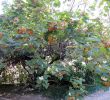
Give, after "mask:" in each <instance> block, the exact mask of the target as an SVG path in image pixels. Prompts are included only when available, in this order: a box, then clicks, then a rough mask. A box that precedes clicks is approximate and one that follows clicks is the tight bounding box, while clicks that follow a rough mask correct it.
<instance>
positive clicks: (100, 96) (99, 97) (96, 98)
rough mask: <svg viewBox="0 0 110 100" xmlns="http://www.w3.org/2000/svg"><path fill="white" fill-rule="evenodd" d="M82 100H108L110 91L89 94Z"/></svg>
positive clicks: (109, 99)
mask: <svg viewBox="0 0 110 100" xmlns="http://www.w3.org/2000/svg"><path fill="white" fill-rule="evenodd" d="M84 100H110V90H109V91H106V92H105V91H103V90H101V91H98V92H96V93H93V94H90V95H88V96H86V97H84Z"/></svg>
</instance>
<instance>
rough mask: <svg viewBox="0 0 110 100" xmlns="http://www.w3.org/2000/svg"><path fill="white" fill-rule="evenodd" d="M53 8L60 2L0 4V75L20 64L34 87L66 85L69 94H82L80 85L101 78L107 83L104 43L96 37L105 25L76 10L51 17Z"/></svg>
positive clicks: (99, 36) (83, 88)
mask: <svg viewBox="0 0 110 100" xmlns="http://www.w3.org/2000/svg"><path fill="white" fill-rule="evenodd" d="M52 3H53V4H54V6H56V7H58V6H60V1H59V0H55V1H51V2H50V0H45V1H41V0H25V1H24V0H20V1H19V0H15V2H14V3H13V4H12V5H11V6H9V5H7V4H5V5H4V6H5V7H6V8H5V14H4V16H5V17H4V18H2V19H1V24H0V28H1V32H0V38H1V39H0V47H1V48H0V58H1V59H0V61H1V64H0V68H1V73H2V71H3V70H5V68H6V67H9V66H17V65H22V67H23V68H24V70H25V71H26V73H27V75H28V78H26V79H27V82H28V84H30V85H31V86H32V87H34V88H36V87H37V88H38V87H44V88H46V89H47V88H48V87H49V85H67V86H68V87H69V91H68V95H74V93H75V94H82V93H85V85H89V84H96V81H98V80H96V79H97V78H99V80H100V77H102V76H104V75H105V74H106V78H108V74H109V72H108V69H109V68H108V66H109V62H108V61H107V60H109V52H108V51H109V43H108V41H107V42H106V41H105V38H106V36H105V35H103V36H102V35H101V34H102V31H103V28H104V27H105V26H104V25H103V23H102V22H101V20H100V19H98V18H96V19H90V18H89V14H88V13H87V12H82V11H80V10H77V11H75V12H74V13H71V12H66V11H64V12H58V11H56V12H55V13H53V12H52V11H51V4H52ZM55 18H56V19H55ZM73 18H74V19H73ZM94 26H95V27H94ZM102 40H103V41H102ZM104 46H105V47H104ZM104 61H105V62H104ZM100 66H101V67H100ZM103 66H107V67H103ZM104 77H105V76H104ZM95 80H96V81H95ZM108 80H109V79H108ZM25 84H27V83H25Z"/></svg>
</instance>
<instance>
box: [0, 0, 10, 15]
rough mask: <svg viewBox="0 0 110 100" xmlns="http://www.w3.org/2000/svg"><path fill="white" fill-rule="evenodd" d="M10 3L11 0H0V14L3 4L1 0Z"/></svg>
mask: <svg viewBox="0 0 110 100" xmlns="http://www.w3.org/2000/svg"><path fill="white" fill-rule="evenodd" d="M4 1H5V2H7V3H12V0H0V14H3V10H2V9H3V5H2V2H4Z"/></svg>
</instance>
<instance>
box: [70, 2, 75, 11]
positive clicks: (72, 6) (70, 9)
mask: <svg viewBox="0 0 110 100" xmlns="http://www.w3.org/2000/svg"><path fill="white" fill-rule="evenodd" d="M74 3H75V0H73V2H72V6H71V8H70V12H71V11H72V9H73V6H74Z"/></svg>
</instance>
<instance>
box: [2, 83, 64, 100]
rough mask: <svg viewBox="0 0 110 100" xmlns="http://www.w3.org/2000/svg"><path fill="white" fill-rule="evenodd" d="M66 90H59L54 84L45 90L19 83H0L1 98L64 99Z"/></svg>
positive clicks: (9, 99)
mask: <svg viewBox="0 0 110 100" xmlns="http://www.w3.org/2000/svg"><path fill="white" fill-rule="evenodd" d="M54 88H55V89H54ZM58 88H59V87H58ZM53 89H54V90H53ZM65 92H66V90H65V89H63V90H62V88H61V89H60V90H59V89H57V87H54V86H53V87H51V88H49V89H48V90H46V91H45V90H44V91H43V90H33V89H32V88H24V86H18V85H16V86H15V85H0V100H64V99H63V97H64V95H65V94H64V93H65ZM62 94H64V95H62Z"/></svg>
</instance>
